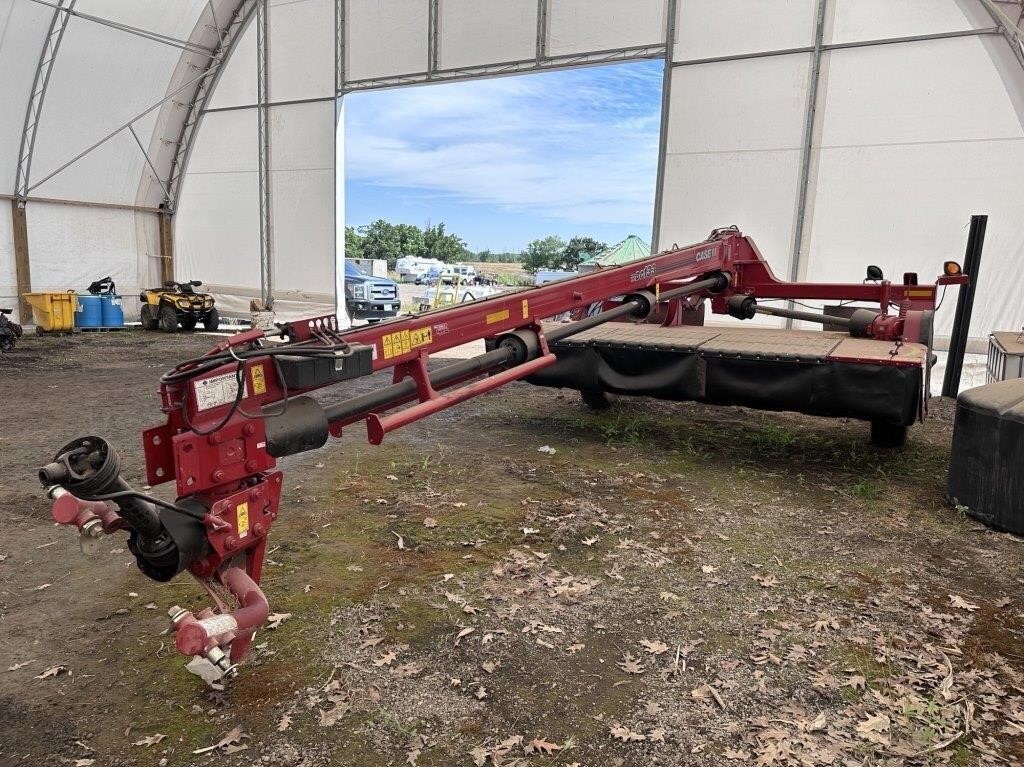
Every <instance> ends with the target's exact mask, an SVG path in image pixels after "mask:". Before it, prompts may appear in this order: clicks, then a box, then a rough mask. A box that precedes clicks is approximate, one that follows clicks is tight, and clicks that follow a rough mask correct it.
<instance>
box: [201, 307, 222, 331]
mask: <svg viewBox="0 0 1024 767" xmlns="http://www.w3.org/2000/svg"><path fill="white" fill-rule="evenodd" d="M203 327H204V328H206V329H207V330H210V331H213V330H217V328H219V327H220V312H218V311H217V310H216V309H210V311H208V312H207V313H206V316H205V317H203Z"/></svg>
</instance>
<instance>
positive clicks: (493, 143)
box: [345, 61, 662, 251]
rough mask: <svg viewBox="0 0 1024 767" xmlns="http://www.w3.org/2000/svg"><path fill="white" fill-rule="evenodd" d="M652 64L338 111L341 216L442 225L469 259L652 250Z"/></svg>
mask: <svg viewBox="0 0 1024 767" xmlns="http://www.w3.org/2000/svg"><path fill="white" fill-rule="evenodd" d="M661 79H662V64H661V62H660V61H644V62H637V63H630V64H617V65H611V66H602V67H591V68H587V69H577V70H560V71H554V72H544V73H538V74H531V75H520V76H516V77H503V78H497V79H493V80H478V81H471V82H462V83H448V84H441V85H429V86H422V87H416V88H404V89H400V90H392V91H379V92H374V93H362V94H360V93H356V94H353V95H350V96H347V97H346V99H345V169H346V179H347V183H346V187H345V217H346V223H347V224H348V225H349V226H360V225H362V224H366V223H369V222H370V221H372V220H374V219H376V218H384V219H387V220H389V221H392V222H394V223H410V224H416V225H418V226H423V225H424V224H426V223H427V222H430V223H437V222H439V221H444V222H445V224H446V225H447V227H448V230H449V231H452V232H455V233H457V234H459V235H460V236H462V237H463V239H465V240H466V241H467V244H468V245H469V247H470V248H471V249H472V250H482V249H484V248H487V249H490V250H493V251H503V250H520V249H522V248H523V247H524V246H525V245H526V244H527V243H528V242H529V241H530V240H533V239H535V238H537V237H543V236H546V235H549V234H557V235H560V236H562V237H565V238H568V237H571V236H572V235H575V234H582V235H591V236H594V237H596V238H597V239H599V240H603V241H605V242H609V243H611V242H617V241H618V240H620V239H622V238H623V237H625V236H626V235H628V234H639V235H640V236H641V237H643V238H644V239H645V240H649V239H650V230H651V216H652V210H653V206H654V181H655V175H656V171H657V156H658V126H659V121H660V105H661Z"/></svg>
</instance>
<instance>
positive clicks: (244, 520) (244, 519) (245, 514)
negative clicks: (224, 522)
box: [235, 503, 249, 538]
mask: <svg viewBox="0 0 1024 767" xmlns="http://www.w3.org/2000/svg"><path fill="white" fill-rule="evenodd" d="M235 519H236V520H237V523H238V524H237V527H238V537H239V538H241V537H243V536H244V535H245V534H246V533H248V532H249V504H248V503H240V504H238V507H237V508H236V509H235Z"/></svg>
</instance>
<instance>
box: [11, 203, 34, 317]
mask: <svg viewBox="0 0 1024 767" xmlns="http://www.w3.org/2000/svg"><path fill="white" fill-rule="evenodd" d="M11 217H12V219H13V222H14V268H15V272H16V275H17V277H16V279H17V284H18V317H19V318H20V322H21V323H22V324H23V325H27V324H28V323H29V322H31V321H32V307H31V306H30V305H29V303H28V301H26V300H25V294H26V293H31V292H32V267H31V263H30V261H29V257H28V217H27V216H26V211H25V204H24V203H23V202H22V201H20V200H11Z"/></svg>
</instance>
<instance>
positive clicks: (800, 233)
mask: <svg viewBox="0 0 1024 767" xmlns="http://www.w3.org/2000/svg"><path fill="white" fill-rule="evenodd" d="M827 5H828V0H818V13H817V16H816V18H815V23H814V52H813V53H812V54H811V73H810V79H809V81H808V83H807V112H806V113H805V114H804V143H803V147H802V152H801V156H800V179H799V182H798V183H799V186H798V187H797V192H796V206H797V207H796V223H795V224H794V226H793V248H792V251H791V254H790V260H789V280H790V282H797V281H798V280H799V279H800V264H801V263H802V262H803V258H802V256H803V239H804V220H805V219H806V217H807V189H808V186H809V185H810V178H811V155H812V154H813V152H814V122H815V113H816V112H817V107H818V80H819V75H820V74H821V46H822V43H823V42H824V39H825V8H826V6H827ZM793 306H794V304H793V302H792V301H790V302H789V308H790V309H792V308H793ZM786 327H787V328H792V327H793V320H792V319H787V320H786Z"/></svg>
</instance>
